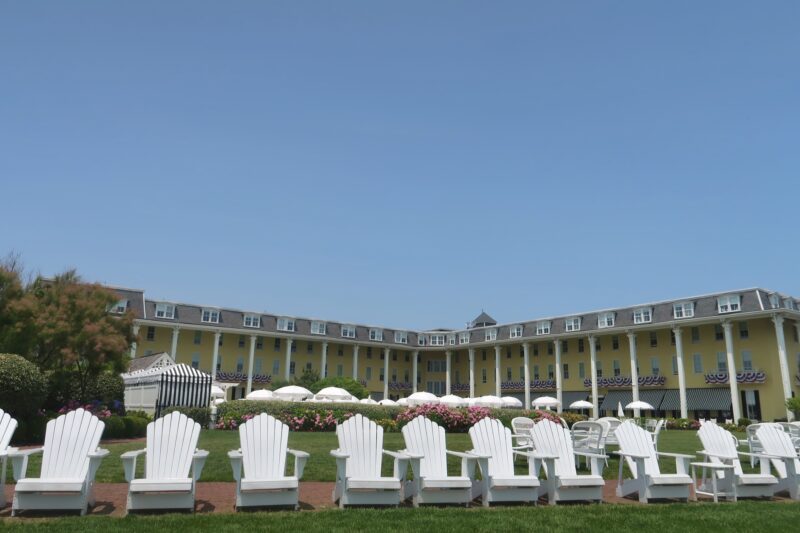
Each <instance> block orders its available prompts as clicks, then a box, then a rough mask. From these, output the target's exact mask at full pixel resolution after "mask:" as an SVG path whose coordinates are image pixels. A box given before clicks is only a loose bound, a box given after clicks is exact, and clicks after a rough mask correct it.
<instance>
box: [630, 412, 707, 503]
mask: <svg viewBox="0 0 800 533" xmlns="http://www.w3.org/2000/svg"><path fill="white" fill-rule="evenodd" d="M614 433H615V435H616V437H617V440H618V441H619V451H618V452H616V453H617V454H619V455H620V456H622V457H624V458H625V461H624V462H625V463H627V465H628V469H629V470H630V471H631V475H632V476H633V477H632V479H623V477H622V466H623V461H620V462H619V479H618V480H617V496H619V497H624V496H627V495H629V494H632V493H634V492H637V493H638V494H639V501H640V502H642V503H647V500H648V499H650V498H654V499H655V498H680V499H683V500H687V501H688V499H689V489H690V487H691V485H692V478H691V477H689V461H691V460H692V459H693V458H694V456H692V455H685V454H682V453H665V452H656V450H655V447H654V446H653V439H652V438H651V437H650V434H649V433H648V432H647V431H645V430H644V429H642V428H640V427H639V426H637V425H636V424H635V423H634V422H633V421H631V420H626V421H625V422H623V423H621V424H620V425H619V427H617V429H616V431H615V432H614ZM659 457H674V458H675V470H676V472H677V473H676V474H662V473H661V469H660V467H659V466H658V458H659Z"/></svg>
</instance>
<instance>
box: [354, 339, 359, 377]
mask: <svg viewBox="0 0 800 533" xmlns="http://www.w3.org/2000/svg"><path fill="white" fill-rule="evenodd" d="M353 379H354V380H356V381H358V344H354V345H353Z"/></svg>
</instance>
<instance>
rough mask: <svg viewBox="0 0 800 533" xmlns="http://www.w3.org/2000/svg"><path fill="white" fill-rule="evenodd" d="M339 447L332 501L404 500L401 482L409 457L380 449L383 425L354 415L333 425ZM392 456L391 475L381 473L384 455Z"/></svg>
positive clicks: (381, 502)
mask: <svg viewBox="0 0 800 533" xmlns="http://www.w3.org/2000/svg"><path fill="white" fill-rule="evenodd" d="M336 437H337V439H338V440H339V449H337V450H331V455H332V456H333V457H335V458H336V485H335V487H334V489H333V501H334V503H336V502H337V501H338V502H339V507H340V508H344V506H345V505H394V506H397V505H399V504H400V502H401V501H403V499H404V498H403V490H402V489H403V485H402V482H403V480H404V479H405V476H406V470H407V469H408V461H409V457H408V456H407V455H405V454H403V453H398V452H390V451H388V450H384V449H383V428H382V427H380V426H379V425H378V424H376V423H375V422H373V421H372V420H370V419H369V418H366V417H365V416H362V415H360V414H357V415H355V416H353V417H352V418H350V419H348V420H346V421H345V422H343V423H341V424H339V425H338V426H337V427H336ZM384 454H385V455H388V456H390V457H393V458H394V473H393V474H392V476H382V475H381V462H382V461H381V459H382V458H383V455H384Z"/></svg>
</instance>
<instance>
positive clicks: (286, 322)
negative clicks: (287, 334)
mask: <svg viewBox="0 0 800 533" xmlns="http://www.w3.org/2000/svg"><path fill="white" fill-rule="evenodd" d="M278 331H295V327H294V319H293V318H287V317H285V316H282V317H280V318H279V319H278Z"/></svg>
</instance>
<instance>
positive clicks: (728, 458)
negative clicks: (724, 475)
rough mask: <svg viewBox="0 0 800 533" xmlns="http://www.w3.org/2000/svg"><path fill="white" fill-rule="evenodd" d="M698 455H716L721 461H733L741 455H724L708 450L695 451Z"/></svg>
mask: <svg viewBox="0 0 800 533" xmlns="http://www.w3.org/2000/svg"><path fill="white" fill-rule="evenodd" d="M695 453H696V454H697V455H704V456H706V457H714V458H715V459H719V460H721V461H733V460H736V459H738V458H739V457H738V456H736V455H722V454H718V453H712V452H709V451H708V450H700V451H699V452H695Z"/></svg>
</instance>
